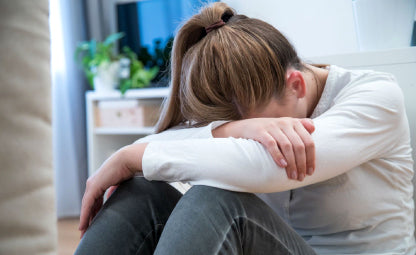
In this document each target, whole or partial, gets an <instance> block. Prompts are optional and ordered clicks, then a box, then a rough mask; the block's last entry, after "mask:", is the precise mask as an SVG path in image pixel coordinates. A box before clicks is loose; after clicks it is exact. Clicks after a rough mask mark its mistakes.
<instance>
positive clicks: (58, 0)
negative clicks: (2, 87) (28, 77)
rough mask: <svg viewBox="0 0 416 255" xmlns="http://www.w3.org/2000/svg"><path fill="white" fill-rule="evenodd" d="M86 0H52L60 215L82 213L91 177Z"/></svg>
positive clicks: (53, 76)
mask: <svg viewBox="0 0 416 255" xmlns="http://www.w3.org/2000/svg"><path fill="white" fill-rule="evenodd" d="M83 2H84V1H82V0H73V1H67V0H51V1H50V12H51V14H50V28H51V63H52V71H51V72H52V74H51V75H52V100H53V101H52V126H53V152H54V172H55V189H56V205H57V214H58V217H60V218H62V217H72V216H78V215H79V212H80V207H81V198H82V195H83V192H84V189H85V181H86V178H87V172H88V171H87V152H86V127H85V125H86V124H85V122H86V121H85V100H84V94H85V90H86V87H87V85H86V81H85V78H84V76H83V73H82V72H81V70H80V68H78V66H77V65H76V63H75V60H74V51H75V47H76V44H77V42H79V41H82V40H85V39H86V29H85V27H86V26H85V24H86V23H85V15H84V10H85V9H84V5H83Z"/></svg>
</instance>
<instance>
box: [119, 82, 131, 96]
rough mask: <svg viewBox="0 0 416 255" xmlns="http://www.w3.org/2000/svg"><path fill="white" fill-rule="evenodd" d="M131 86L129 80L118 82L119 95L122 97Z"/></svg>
mask: <svg viewBox="0 0 416 255" xmlns="http://www.w3.org/2000/svg"><path fill="white" fill-rule="evenodd" d="M131 85H132V83H131V80H130V79H124V80H122V81H121V82H120V92H121V94H122V95H124V93H126V91H127V90H128V89H130V88H131Z"/></svg>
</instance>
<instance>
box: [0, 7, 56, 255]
mask: <svg viewBox="0 0 416 255" xmlns="http://www.w3.org/2000/svg"><path fill="white" fill-rule="evenodd" d="M48 15H49V10H48V0H36V1H31V0H13V1H10V0H0V167H1V170H0V254H8V255H10V254H55V253H56V216H55V215H56V214H55V205H54V203H55V199H54V187H53V169H52V129H51V105H50V102H51V94H50V92H51V85H50V63H49V58H50V55H49V46H50V42H49V39H50V38H49V24H48Z"/></svg>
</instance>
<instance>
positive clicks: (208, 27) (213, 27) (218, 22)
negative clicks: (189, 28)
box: [205, 19, 225, 34]
mask: <svg viewBox="0 0 416 255" xmlns="http://www.w3.org/2000/svg"><path fill="white" fill-rule="evenodd" d="M224 25H225V22H224V21H223V20H222V19H221V20H219V21H217V22H215V23H214V24H212V25H209V26H207V27H205V32H206V33H207V34H208V33H209V32H211V31H212V30H214V29H217V28H219V27H222V26H224Z"/></svg>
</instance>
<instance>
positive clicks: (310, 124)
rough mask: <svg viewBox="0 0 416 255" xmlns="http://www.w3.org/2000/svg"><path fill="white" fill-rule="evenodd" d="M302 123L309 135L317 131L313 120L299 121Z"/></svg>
mask: <svg viewBox="0 0 416 255" xmlns="http://www.w3.org/2000/svg"><path fill="white" fill-rule="evenodd" d="M299 120H300V123H302V125H303V127H304V128H305V129H306V131H308V133H309V134H312V133H313V132H314V131H315V125H314V124H313V120H311V119H307V118H304V119H299Z"/></svg>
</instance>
